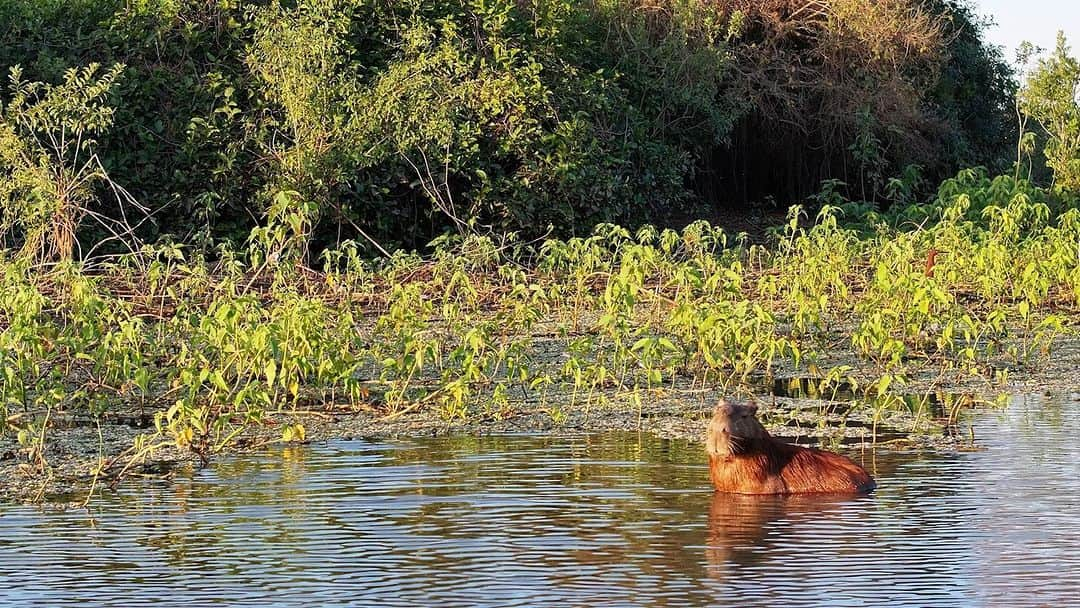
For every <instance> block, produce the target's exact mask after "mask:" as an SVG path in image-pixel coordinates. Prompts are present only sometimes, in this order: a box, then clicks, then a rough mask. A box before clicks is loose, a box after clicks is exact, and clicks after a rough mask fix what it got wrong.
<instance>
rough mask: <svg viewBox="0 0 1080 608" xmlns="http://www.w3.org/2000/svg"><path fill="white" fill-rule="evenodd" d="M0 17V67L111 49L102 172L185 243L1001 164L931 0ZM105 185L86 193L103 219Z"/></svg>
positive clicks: (983, 54)
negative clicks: (120, 67)
mask: <svg viewBox="0 0 1080 608" xmlns="http://www.w3.org/2000/svg"><path fill="white" fill-rule="evenodd" d="M0 18H2V19H3V20H4V21H5V22H7V23H10V24H11V26H10V27H9V28H8V29H7V30H6V31H3V32H0V69H3V70H5V71H6V70H7V69H8V68H10V67H11V66H14V65H20V66H21V67H22V69H23V73H24V74H25V76H24V77H25V78H27V79H30V80H40V81H44V82H58V81H60V80H61V78H62V76H63V74H64V72H65V71H66V70H67V69H69V68H70V67H75V66H84V65H86V64H89V63H92V62H97V63H101V64H104V65H112V64H116V63H119V64H124V65H125V66H126V69H125V72H124V76H123V77H122V78H121V79H120V80H119V81H118V82H117V83H116V85H115V86H114V87H113V97H112V100H113V104H114V106H113V107H115V116H114V121H113V122H114V125H113V127H112V129H111V131H110V132H109V134H108V136H107V137H102V138H101V139H100V142H99V145H98V147H97V151H98V152H99V154H100V158H101V159H102V165H103V167H104V169H105V170H106V171H107V172H108V173H109V174H110V175H111V176H112V177H113V179H114V180H115V181H116V182H117V183H118V184H120V185H122V186H123V187H124V188H126V191H127V192H130V193H131V195H132V198H133V199H134V200H137V201H140V202H141V203H142V204H144V205H145V206H146V207H147V208H148V209H149V210H150V215H151V218H152V222H148V223H147V224H146V225H145V226H144V228H143V229H142V230H141V234H142V235H143V236H144V237H149V238H154V237H156V236H158V235H159V234H162V233H171V234H174V235H175V236H176V238H178V239H180V240H183V241H186V242H193V243H201V244H209V243H210V242H212V241H214V240H220V239H222V238H229V239H234V240H239V239H242V238H244V237H246V236H247V235H248V233H249V230H250V228H252V227H253V226H255V225H257V224H261V223H263V222H264V221H265V219H266V212H267V210H268V209H269V207H270V206H271V203H272V202H273V201H279V202H280V201H282V200H286V199H287V200H290V201H295V202H296V204H297V208H296V210H294V211H295V213H292V214H291V215H290V214H286V215H289V216H290V217H297V216H296V213H300V214H301V215H304V217H303V218H302V219H303V221H302V222H301V223H302V224H303V225H304V226H308V227H309V228H308V229H307V231H308V232H309V234H305V235H304V236H305V238H306V237H312V238H313V239H314V241H315V242H314V245H315V246H316V247H317V248H321V247H323V246H326V245H332V244H333V243H334V242H336V241H340V240H341V239H342V238H353V237H355V236H356V235H357V234H358V233H362V234H364V235H368V236H370V237H373V240H376V241H379V242H382V243H384V244H386V245H395V244H405V245H415V244H418V243H423V242H426V239H428V238H429V237H430V236H431V235H433V234H437V233H439V232H441V231H442V230H444V229H446V228H448V227H457V228H459V229H462V230H464V229H465V227H466V226H467V225H469V224H472V225H474V226H477V227H481V228H482V227H483V226H488V225H490V226H494V227H496V228H497V229H523V230H525V231H526V232H529V233H540V232H542V231H544V229H545V227H546V226H547V225H548V224H552V225H555V226H556V227H558V228H560V229H572V228H574V227H575V226H587V225H590V224H592V223H595V222H597V221H605V220H608V221H610V220H619V221H637V220H642V219H656V218H662V217H664V216H665V215H670V214H673V213H678V212H680V211H681V210H685V209H687V208H689V206H691V205H695V204H700V203H716V202H718V201H725V200H732V199H740V198H741V199H754V200H758V199H761V198H764V197H766V196H774V197H777V198H780V199H782V200H784V201H788V200H792V199H794V198H797V197H800V196H803V195H805V194H807V193H809V192H811V191H813V190H815V189H816V188H817V186H818V184H819V182H820V180H822V179H824V178H830V177H836V178H840V179H842V180H843V181H845V182H847V183H849V184H852V186H854V187H855V188H856V193H857V194H859V195H863V196H864V197H866V198H872V197H873V196H875V195H876V193H877V192H879V191H881V190H882V189H883V188H884V186H885V184H886V179H885V178H886V177H887V176H888V175H891V174H893V173H894V172H897V171H898V170H899V169H900V168H901V167H903V166H904V165H906V164H909V163H919V164H922V165H924V166H926V167H928V168H930V169H931V170H945V171H951V170H953V169H955V166H954V161H961V160H962V161H963V162H980V163H990V162H992V161H995V160H996V158H997V156H1000V155H1002V154H1005V153H1006V151H1005V150H1002V149H998V146H997V145H996V144H997V143H1000V142H998V140H996V139H994V138H993V137H988V136H987V134H986V133H985V131H986V130H987V125H986V124H982V123H977V121H974V120H973V119H971V115H972V114H973V113H979V114H980V115H983V116H997V115H999V114H1002V113H1003V112H1004V111H1005V110H1011V105H1010V104H1007V103H1006V102H1007V101H1009V93H1008V91H1009V90H1011V89H1009V86H1008V85H1009V84H1010V82H1009V78H1008V69H1007V68H1005V67H1004V64H1003V62H1001V61H1000V57H999V56H997V55H996V54H995V53H994V52H993V51H992V50H990V49H988V48H987V47H986V46H985V45H984V44H983V43H982V42H981V41H980V39H979V38H978V34H977V30H978V27H977V25H975V24H973V22H972V18H971V16H970V13H969V12H968V10H967V9H966V8H965V7H964V6H962V5H957V4H956V3H954V2H952V1H951V0H935V1H934V2H920V1H917V0H889V1H887V2H877V1H871V0H828V1H826V0H816V1H813V2H809V3H806V2H798V3H794V2H790V1H788V0H770V1H769V2H748V1H745V0H722V1H713V0H588V1H585V2H576V1H572V0H531V1H526V2H521V1H512V0H420V1H415V0H413V1H408V2H406V1H404V0H390V1H375V0H299V1H297V2H280V1H269V2H256V1H247V2H242V1H240V0H219V1H215V2H183V1H179V0H140V1H137V2H130V1H129V2H119V1H118V0H103V1H100V2H85V1H83V0H50V1H49V2H38V1H31V0H0ZM970 79H974V80H976V81H977V82H979V83H980V89H979V90H970V89H964V87H963V86H962V84H960V83H962V82H965V81H966V80H970ZM979 100H989V101H979ZM980 103H982V104H983V105H982V106H979V104H980ZM1006 105H1009V106H1010V107H1004V106H1006ZM984 110H985V111H984ZM994 124H998V123H994ZM943 134H949V135H948V136H946V135H943ZM282 192H288V193H290V194H289V195H288V196H287V197H286V199H283V198H281V197H280V196H278V195H279V194H280V193H282ZM115 199H116V197H113V196H99V197H98V198H97V202H96V203H95V204H96V205H97V206H98V207H99V208H97V209H96V211H99V212H102V213H103V215H105V216H108V217H114V218H115V217H121V216H122V214H121V213H120V211H121V209H118V208H117V207H118V206H119V205H121V204H122V203H119V202H117V201H116V200H115ZM279 215H280V214H279ZM151 226H153V227H151ZM106 235H107V232H106V231H100V230H99V231H96V232H95V229H94V228H93V227H87V229H86V230H85V231H84V234H83V238H84V239H85V240H93V241H97V240H98V239H99V238H100V237H102V236H106Z"/></svg>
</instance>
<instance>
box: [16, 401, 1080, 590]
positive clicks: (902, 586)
mask: <svg viewBox="0 0 1080 608" xmlns="http://www.w3.org/2000/svg"><path fill="white" fill-rule="evenodd" d="M1075 405H1076V404H1075V399H1073V397H1072V396H1066V397H1058V398H1044V397H1039V396H1036V397H1029V398H1026V399H1023V400H1017V402H1016V403H1015V404H1014V407H1012V408H1010V409H1009V410H1007V411H1005V412H998V413H992V414H986V415H983V416H982V417H981V418H979V420H978V421H977V423H976V425H975V433H976V436H977V437H980V438H981V439H980V444H981V445H983V446H984V447H985V448H986V449H985V450H983V451H977V452H964V453H957V454H895V453H891V454H890V453H884V452H883V453H878V454H867V462H869V463H870V466H871V468H872V471H873V473H874V474H875V475H876V477H877V478H878V482H879V490H878V491H877V492H876V493H874V494H873V495H871V496H868V497H859V498H848V499H821V498H813V499H810V498H788V499H775V498H750V497H737V496H720V495H717V496H714V495H713V493H712V492H711V490H710V488H709V486H708V478H707V474H706V469H705V463H704V458H703V455H702V453H701V447H700V445H695V444H683V443H679V442H669V441H661V440H658V439H654V438H649V437H641V436H638V435H618V434H615V435H602V436H592V437H580V438H576V439H550V438H539V437H528V436H514V437H491V438H482V439H481V438H474V437H468V438H456V439H455V438H451V439H411V440H407V441H399V442H384V443H368V442H362V441H349V442H338V443H334V444H330V445H322V446H316V447H312V448H311V449H295V448H289V449H286V450H282V451H280V452H275V453H267V454H265V455H263V456H259V457H247V458H242V459H240V458H238V459H234V460H230V461H223V462H221V463H219V464H217V465H216V466H214V467H212V468H210V469H207V470H204V471H200V472H197V473H195V474H192V475H190V476H188V477H186V478H184V477H181V478H179V479H176V480H174V481H173V482H171V483H168V484H165V483H161V482H158V481H148V482H146V483H145V484H141V485H132V486H126V487H125V489H124V490H123V491H121V492H119V493H115V494H108V495H106V496H104V497H103V498H102V499H100V500H99V501H97V502H96V503H94V506H93V508H92V509H91V510H90V511H89V512H87V511H80V510H71V511H66V512H46V511H39V510H34V509H31V508H27V507H16V506H3V507H0V605H4V606H9V605H10V606H39V605H49V606H79V607H80V608H84V607H85V606H93V605H100V606H136V607H141V606H155V607H156V606H160V604H161V603H162V602H168V603H169V604H185V603H186V604H191V605H207V604H228V605H234V606H311V605H317V606H363V605H379V606H383V607H394V606H417V605H423V606H435V605H440V606H442V605H445V606H536V605H558V606H685V605H704V604H714V603H724V604H729V605H738V606H757V605H771V604H775V603H779V602H783V603H784V604H785V605H788V606H864V605H877V604H885V603H888V604H889V605H890V606H934V605H942V606H945V605H948V606H986V605H1011V606H1017V605H1023V606H1040V605H1043V606H1045V605H1055V606H1056V605H1065V604H1068V603H1070V602H1072V601H1074V599H1075V598H1076V597H1080V574H1078V573H1080V519H1078V514H1080V508H1078V507H1080V492H1078V490H1077V487H1076V482H1077V479H1080V464H1078V461H1080V460H1078V457H1080V447H1078V445H1077V440H1076V438H1077V437H1078V436H1080V411H1077V410H1078V409H1080V408H1077V407H1075Z"/></svg>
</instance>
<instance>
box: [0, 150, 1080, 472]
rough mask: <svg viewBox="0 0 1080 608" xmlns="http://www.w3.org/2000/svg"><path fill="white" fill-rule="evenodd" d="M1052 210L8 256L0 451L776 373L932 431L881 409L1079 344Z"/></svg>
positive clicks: (547, 400)
mask: <svg viewBox="0 0 1080 608" xmlns="http://www.w3.org/2000/svg"><path fill="white" fill-rule="evenodd" d="M1055 200H1056V199H1054V198H1053V197H1052V196H1050V195H1049V194H1048V193H1047V192H1045V191H1043V190H1041V189H1039V188H1036V187H1034V186H1032V185H1031V184H1029V183H1027V182H1025V181H1023V180H1016V179H1015V178H1013V177H1009V176H1005V177H997V178H990V177H989V176H988V175H986V174H985V173H984V172H981V171H965V172H963V173H961V174H960V175H958V176H957V177H956V178H954V179H952V180H949V181H948V182H946V183H945V184H943V185H942V187H941V189H940V192H939V196H938V198H937V200H935V201H933V202H932V203H929V204H925V205H920V206H916V207H907V208H902V209H897V210H895V211H892V212H889V213H884V214H876V215H867V216H865V217H868V218H869V219H868V220H867V221H865V222H863V223H861V224H860V223H857V222H845V215H844V209H845V206H846V205H848V203H845V202H843V201H837V202H839V203H840V204H839V205H835V206H830V205H825V206H822V207H821V208H820V210H819V211H818V212H817V213H816V214H815V217H814V220H813V221H812V222H811V221H808V220H807V218H806V217H805V211H804V210H803V209H802V208H800V207H794V208H792V209H791V212H790V215H789V221H788V222H787V224H786V225H785V226H783V227H782V229H781V230H780V231H779V232H778V233H777V242H776V244H775V245H774V246H769V247H761V246H753V247H748V246H747V245H746V244H745V241H743V240H741V239H738V238H734V239H733V238H731V237H729V236H728V235H727V234H726V233H725V232H724V231H723V230H722V229H720V228H717V227H714V226H711V225H709V224H707V223H705V222H695V223H693V224H691V225H689V226H687V227H686V228H685V229H683V230H682V231H674V230H669V229H667V230H658V229H655V228H652V227H643V228H641V229H639V230H638V231H636V232H631V231H629V230H626V229H624V228H622V227H619V226H614V225H608V224H602V225H600V226H598V227H597V228H596V230H595V231H594V232H593V233H592V234H591V235H589V236H586V237H576V238H571V239H567V240H559V239H547V240H544V241H542V242H539V243H534V244H526V243H521V242H519V241H518V240H517V239H516V237H514V236H513V235H510V236H508V237H505V238H503V239H501V240H495V239H493V238H490V237H482V236H476V235H469V236H464V237H462V236H455V237H453V238H447V239H444V240H443V241H441V242H439V243H436V244H434V245H433V253H432V254H431V255H430V256H419V255H415V254H408V255H407V254H396V255H394V256H392V257H390V258H387V259H385V260H383V261H381V262H369V261H365V260H364V259H363V258H362V257H361V256H360V255H359V254H358V249H357V247H356V246H355V245H354V244H353V243H348V242H346V243H344V244H343V245H342V246H341V247H339V248H336V249H332V250H330V251H327V252H326V253H325V254H323V256H322V260H323V263H324V267H323V271H321V272H319V271H315V270H311V269H307V268H305V267H303V266H301V265H299V261H300V258H296V257H294V258H289V259H291V260H292V262H290V263H287V264H282V263H268V261H267V260H268V259H269V258H268V257H267V256H270V255H275V254H274V252H275V251H277V250H276V249H275V247H286V248H288V246H287V245H282V244H281V239H283V238H284V239H286V240H287V239H288V238H289V237H288V235H289V234H293V233H292V232H288V231H289V230H292V229H291V228H286V229H284V230H286V232H281V233H278V235H277V236H274V235H273V234H269V233H267V234H257V235H256V237H255V238H253V239H252V240H251V241H250V242H249V248H248V249H247V250H241V251H231V250H222V251H220V252H219V255H218V256H217V259H216V261H214V262H210V261H208V260H207V259H206V258H205V257H203V256H202V255H201V254H199V253H197V252H195V251H193V250H190V249H188V248H185V247H182V246H177V245H169V244H167V245H162V246H159V247H147V248H144V249H142V250H140V251H138V252H135V253H132V254H128V255H125V256H121V257H119V258H113V259H111V260H110V261H109V263H107V264H97V265H87V264H82V265H80V264H75V263H71V262H64V263H59V264H55V265H52V266H48V267H42V266H34V265H32V264H31V263H30V261H29V260H30V258H26V257H16V258H10V257H4V258H2V259H0V323H2V325H0V327H2V331H0V423H2V425H3V426H2V428H0V432H3V433H5V434H7V433H10V434H12V435H13V436H17V437H18V440H19V441H20V443H21V444H22V445H23V447H24V454H25V456H26V458H27V459H28V462H30V463H32V464H33V465H34V466H36V467H38V468H39V469H40V470H43V471H44V470H47V468H48V463H47V462H46V461H45V459H44V453H45V451H44V450H43V449H42V446H43V445H44V444H45V443H46V442H47V441H48V428H49V425H50V421H54V420H55V419H56V416H57V415H58V414H61V413H63V414H77V415H81V416H91V417H97V418H99V419H100V418H105V419H108V417H109V416H119V415H123V414H124V413H125V412H132V411H136V412H144V413H146V414H147V415H149V416H151V419H152V429H151V430H150V431H149V434H148V435H146V436H145V437H144V438H142V439H140V440H139V442H138V443H137V445H135V446H133V448H132V450H130V451H129V453H128V457H129V458H138V457H141V456H143V455H146V454H147V453H148V452H149V451H151V450H153V449H157V448H160V447H162V446H165V445H170V446H174V447H176V448H181V449H184V450H191V451H192V452H194V453H196V454H198V455H199V456H201V457H202V458H204V459H205V458H209V457H210V456H211V455H212V454H214V453H216V452H218V451H220V450H222V449H225V448H227V447H228V446H230V445H233V444H234V443H235V442H237V441H238V440H240V439H241V438H242V437H243V436H244V435H245V432H246V431H247V430H249V429H252V428H255V427H258V426H261V425H266V424H280V425H281V427H280V439H281V440H282V441H285V442H289V441H303V440H304V439H305V437H306V429H305V427H304V423H303V416H304V415H305V414H310V413H312V412H321V413H324V414H333V413H336V412H348V411H359V410H367V411H375V412H381V413H383V414H384V415H391V416H396V415H400V414H402V413H405V412H408V411H413V410H416V409H419V408H432V410H433V411H436V412H439V413H440V414H441V415H442V416H445V417H446V418H448V419H449V418H479V419H487V418H501V417H505V416H508V415H512V414H513V412H514V410H515V408H516V407H517V404H519V403H522V402H524V401H532V402H535V403H538V404H540V407H541V409H542V410H543V411H547V412H548V413H549V415H550V416H551V418H552V420H554V421H559V420H564V419H565V418H566V415H567V412H569V411H573V410H574V409H575V408H582V409H584V411H585V412H589V409H590V408H591V407H592V406H593V405H594V404H596V403H599V402H610V401H611V400H612V399H618V400H619V402H620V403H626V404H627V405H626V407H628V408H630V407H638V406H640V404H641V402H642V400H643V399H646V398H647V395H648V394H649V393H650V392H652V391H663V390H670V389H683V388H687V387H689V388H691V389H693V388H694V387H700V388H705V387H723V388H724V389H726V390H738V389H739V387H746V386H748V385H753V384H755V383H759V382H760V381H761V378H769V377H772V376H773V375H775V374H776V373H777V370H778V369H782V370H783V373H784V374H786V375H789V376H790V375H793V374H794V375H799V374H801V375H805V376H811V377H815V378H818V381H817V382H818V384H819V386H817V387H816V389H815V390H817V391H819V393H820V394H822V395H829V394H831V395H833V397H834V398H835V397H836V395H837V394H838V391H840V392H844V393H845V394H847V395H848V396H849V397H850V398H851V400H852V403H853V407H856V408H858V407H871V408H875V409H874V411H873V412H871V413H872V414H873V416H872V419H873V420H874V421H875V426H876V422H877V421H878V420H881V419H883V417H884V416H885V415H886V413H887V411H888V410H890V409H900V410H903V409H908V410H911V411H913V412H915V413H916V415H917V417H918V418H919V419H921V420H924V421H925V419H926V418H927V417H928V416H929V414H928V413H927V406H926V404H925V403H918V404H912V403H909V402H908V401H907V400H906V399H905V398H903V397H902V396H901V395H900V394H899V393H898V390H899V389H900V387H903V386H905V385H906V384H907V383H908V382H909V381H910V380H911V379H912V378H913V377H915V376H918V377H921V378H924V379H927V378H929V382H930V385H931V386H935V385H940V384H942V383H947V382H954V381H956V380H958V379H959V380H962V379H965V378H977V379H980V381H982V382H985V383H986V385H987V386H992V385H993V384H994V383H995V382H1004V381H1006V380H1007V379H1008V373H1009V369H1015V368H1018V367H1019V368H1022V367H1024V366H1030V365H1037V364H1038V363H1039V362H1040V361H1041V360H1043V358H1045V357H1049V356H1050V355H1051V354H1052V352H1053V348H1054V346H1055V344H1056V343H1057V340H1058V338H1060V337H1061V336H1063V335H1065V334H1072V333H1073V332H1074V329H1073V326H1074V324H1075V319H1076V316H1075V315H1076V310H1077V307H1078V306H1080V257H1078V253H1077V243H1078V242H1080V212H1078V211H1077V210H1076V209H1075V208H1073V209H1062V210H1061V211H1060V212H1058V211H1057V209H1058V207H1057V203H1056V202H1055ZM286 224H288V222H286ZM294 232H295V231H294ZM300 232H302V228H301V230H300ZM300 232H295V233H296V234H299V233H300ZM296 243H299V241H295V242H294V246H296ZM276 255H279V256H280V255H281V252H280V251H279V252H278V253H277V254H276ZM279 259H280V257H279ZM890 395H892V396H893V397H894V398H893V397H890ZM846 398H848V397H845V399H846ZM635 404H636V405H635ZM959 407H960V406H955V407H954V405H952V404H950V405H949V406H948V408H949V411H948V412H946V413H945V415H947V416H948V417H949V418H950V419H952V418H954V417H955V413H956V410H957V409H958V408H959ZM282 415H284V418H282ZM874 432H875V433H876V429H875V430H874Z"/></svg>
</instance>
